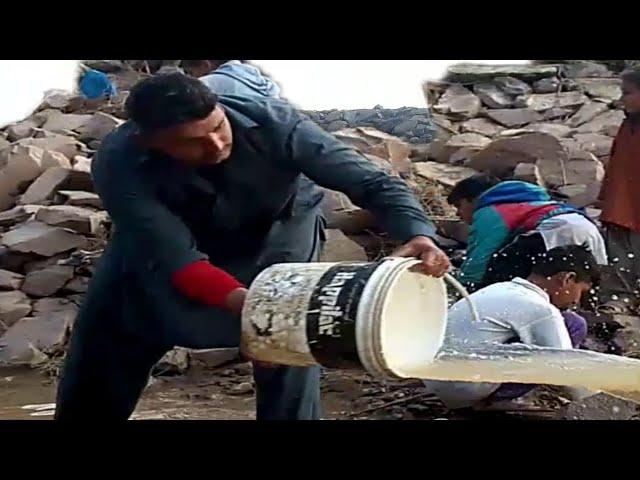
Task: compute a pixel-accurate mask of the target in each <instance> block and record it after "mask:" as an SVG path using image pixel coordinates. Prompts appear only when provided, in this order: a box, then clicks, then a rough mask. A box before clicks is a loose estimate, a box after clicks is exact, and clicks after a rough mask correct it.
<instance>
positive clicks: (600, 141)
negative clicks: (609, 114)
mask: <svg viewBox="0 0 640 480" xmlns="http://www.w3.org/2000/svg"><path fill="white" fill-rule="evenodd" d="M573 140H574V142H575V144H576V148H577V149H579V150H584V151H586V152H591V153H593V154H594V155H595V156H596V157H606V156H608V155H609V154H610V153H611V147H612V145H613V138H612V137H608V136H606V135H600V134H597V133H579V134H576V135H574V136H573Z"/></svg>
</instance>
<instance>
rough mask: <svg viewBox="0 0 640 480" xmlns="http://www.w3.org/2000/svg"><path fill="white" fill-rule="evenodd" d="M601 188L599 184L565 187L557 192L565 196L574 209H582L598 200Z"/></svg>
mask: <svg viewBox="0 0 640 480" xmlns="http://www.w3.org/2000/svg"><path fill="white" fill-rule="evenodd" d="M601 187H602V183H601V182H595V183H592V184H589V185H584V184H582V185H565V186H562V187H559V188H558V192H559V193H561V194H562V195H564V196H566V198H567V202H569V203H570V204H571V205H573V206H574V207H578V208H583V207H587V206H589V205H592V204H593V203H595V202H596V200H598V195H599V193H600V189H601Z"/></svg>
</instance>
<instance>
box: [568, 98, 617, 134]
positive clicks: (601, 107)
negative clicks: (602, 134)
mask: <svg viewBox="0 0 640 480" xmlns="http://www.w3.org/2000/svg"><path fill="white" fill-rule="evenodd" d="M607 110H609V107H608V106H607V104H605V103H602V102H587V103H585V104H584V105H582V107H580V110H578V111H577V112H576V114H575V115H573V116H572V117H571V118H570V119H569V121H568V122H567V125H568V126H570V127H572V128H577V127H579V126H580V125H583V124H585V123H587V122H589V121H591V120H593V119H594V118H596V117H597V116H598V115H600V114H601V113H604V112H606V111H607Z"/></svg>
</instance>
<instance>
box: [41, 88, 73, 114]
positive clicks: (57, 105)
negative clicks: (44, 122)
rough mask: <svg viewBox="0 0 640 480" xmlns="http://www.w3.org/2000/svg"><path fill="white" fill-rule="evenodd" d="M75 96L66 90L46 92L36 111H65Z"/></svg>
mask: <svg viewBox="0 0 640 480" xmlns="http://www.w3.org/2000/svg"><path fill="white" fill-rule="evenodd" d="M74 97H75V95H73V94H72V93H70V92H68V91H66V90H48V91H47V92H45V94H44V98H43V99H42V103H40V106H39V107H38V110H44V109H48V108H51V109H55V110H66V109H67V108H69V107H70V106H71V104H72V102H73V99H74Z"/></svg>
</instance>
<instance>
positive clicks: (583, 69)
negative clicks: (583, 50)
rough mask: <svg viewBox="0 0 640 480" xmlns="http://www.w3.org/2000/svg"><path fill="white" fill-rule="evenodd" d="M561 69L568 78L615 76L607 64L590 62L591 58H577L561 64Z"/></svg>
mask: <svg viewBox="0 0 640 480" xmlns="http://www.w3.org/2000/svg"><path fill="white" fill-rule="evenodd" d="M560 71H561V72H562V74H563V76H565V77H567V78H584V77H613V75H614V74H613V72H611V71H610V70H609V69H608V68H607V66H606V65H603V64H601V63H595V62H590V61H589V60H575V61H571V62H570V63H565V64H564V65H561V66H560Z"/></svg>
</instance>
